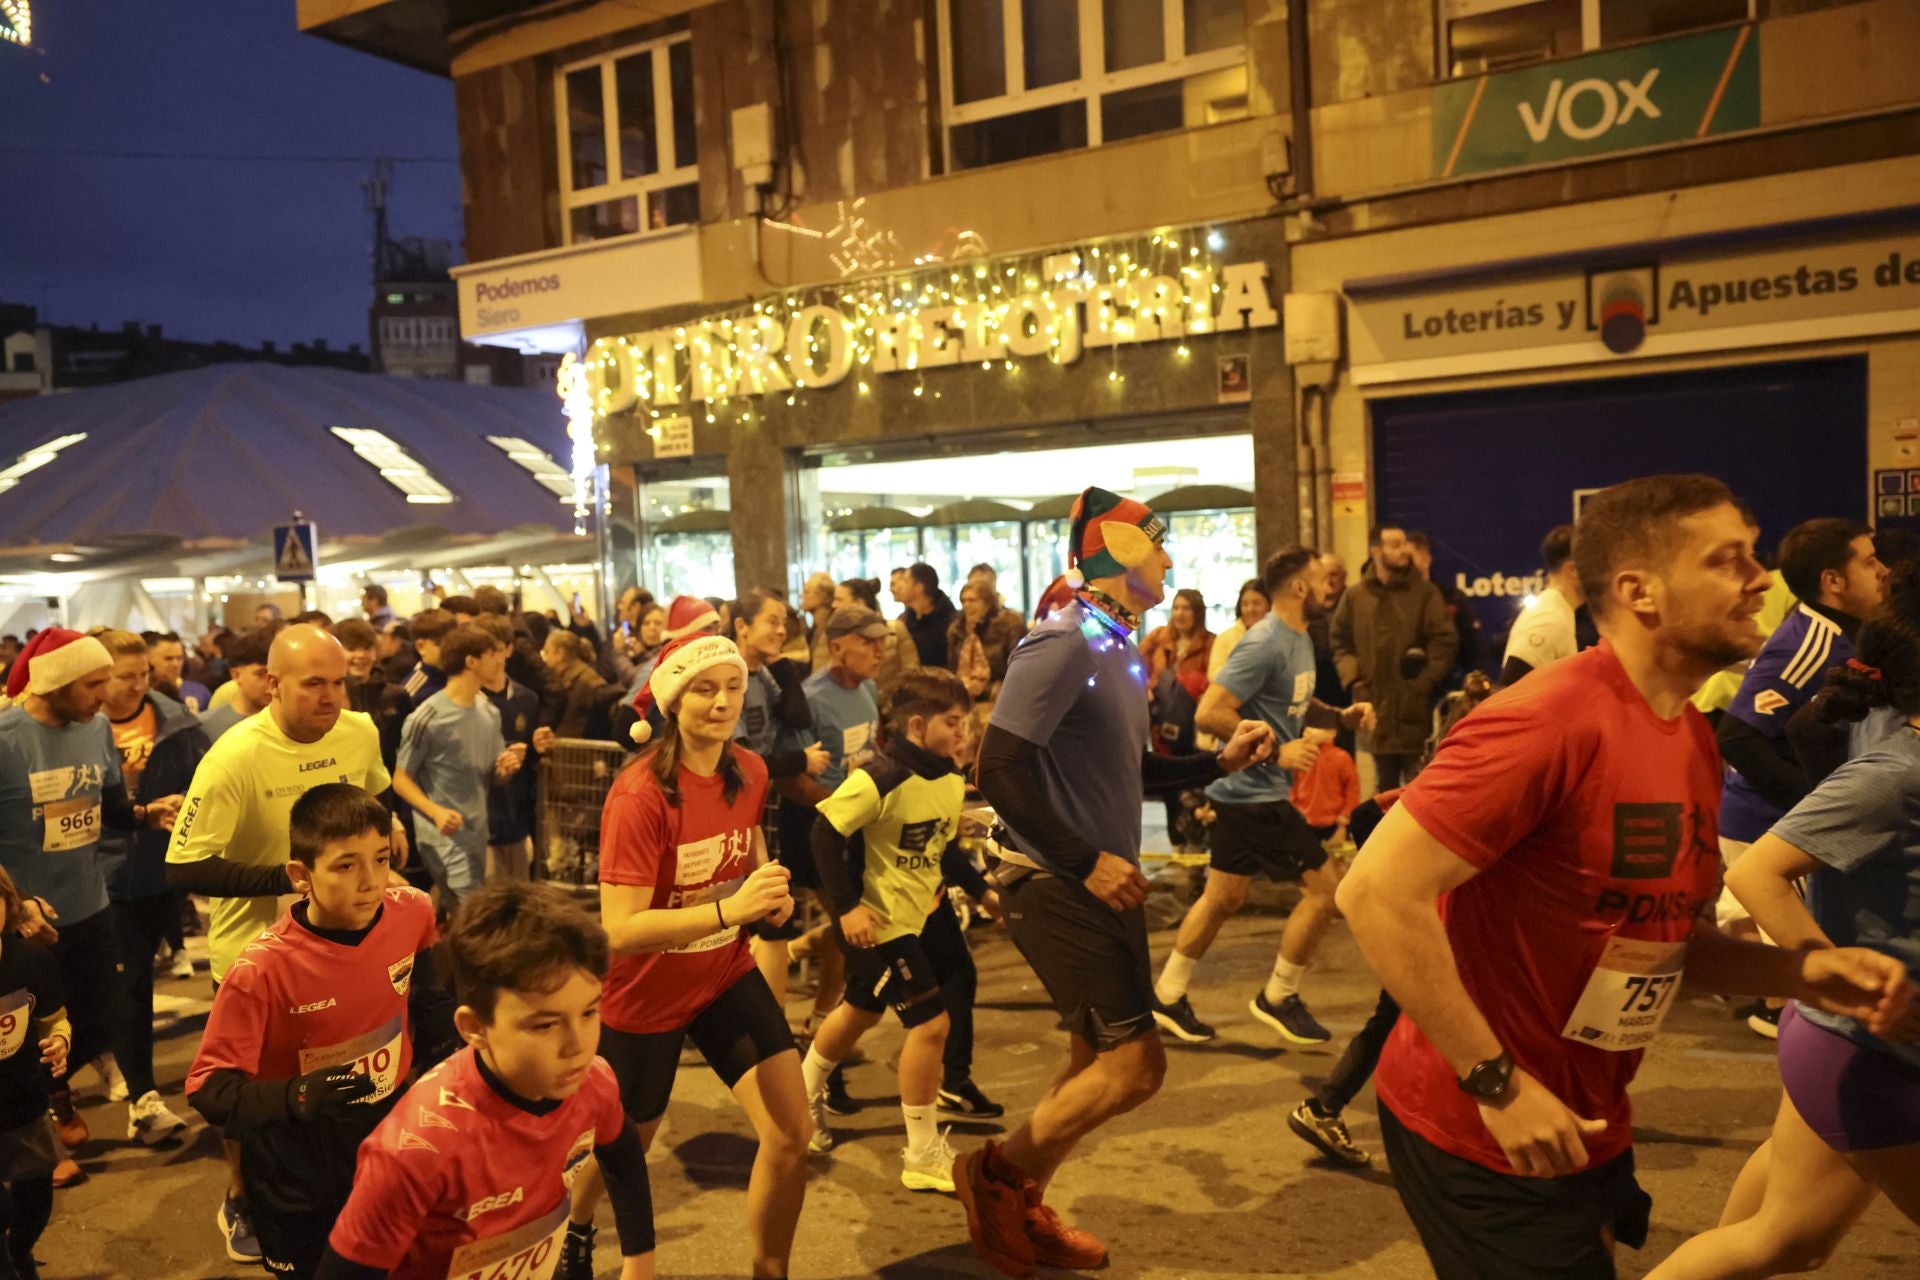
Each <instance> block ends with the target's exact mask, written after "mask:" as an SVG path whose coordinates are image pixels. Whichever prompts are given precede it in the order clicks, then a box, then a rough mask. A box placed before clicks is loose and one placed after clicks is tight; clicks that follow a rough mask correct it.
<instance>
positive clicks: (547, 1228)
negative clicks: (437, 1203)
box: [447, 1196, 568, 1280]
mask: <svg viewBox="0 0 1920 1280" xmlns="http://www.w3.org/2000/svg"><path fill="white" fill-rule="evenodd" d="M567 1208H568V1201H567V1198H566V1197H565V1196H562V1197H560V1203H559V1204H557V1205H555V1206H554V1210H553V1212H552V1213H550V1214H548V1215H547V1216H546V1217H544V1218H541V1219H539V1220H538V1221H536V1222H529V1223H527V1224H526V1225H525V1226H523V1227H521V1228H520V1229H519V1230H517V1231H509V1232H508V1233H507V1234H506V1235H503V1236H490V1237H488V1238H487V1239H485V1240H475V1241H474V1242H473V1243H471V1244H465V1245H462V1246H460V1247H459V1248H458V1249H455V1250H454V1251H453V1259H452V1260H451V1261H450V1262H449V1263H448V1264H447V1280H553V1273H554V1271H555V1270H556V1269H557V1268H558V1267H559V1265H560V1237H561V1236H562V1235H564V1234H566V1230H567Z"/></svg>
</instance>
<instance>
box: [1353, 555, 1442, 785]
mask: <svg viewBox="0 0 1920 1280" xmlns="http://www.w3.org/2000/svg"><path fill="white" fill-rule="evenodd" d="M1332 638H1333V660H1334V663H1335V664H1336V665H1337V666H1338V667H1339V670H1340V683H1341V684H1343V685H1345V686H1346V687H1347V688H1348V690H1349V691H1350V692H1351V693H1352V695H1353V700H1354V701H1355V702H1371V703H1372V704H1373V709H1374V715H1375V716H1376V717H1377V718H1378V720H1379V727H1378V728H1376V729H1375V730H1374V732H1373V745H1372V748H1371V749H1372V750H1373V751H1374V752H1376V753H1378V754H1381V755H1418V754H1419V753H1420V751H1421V749H1422V748H1423V747H1424V746H1425V745H1426V741H1427V737H1428V735H1429V734H1430V733H1431V732H1432V729H1433V725H1432V701H1431V695H1432V693H1433V690H1434V686H1436V685H1437V684H1439V683H1440V681H1442V680H1444V679H1445V678H1446V676H1447V673H1448V672H1450V671H1452V670H1453V659H1454V655H1455V654H1456V653H1457V652H1458V651H1459V647H1460V638H1459V635H1458V634H1457V633H1456V632H1455V631H1454V628H1453V620H1452V619H1451V618H1449V617H1448V616H1447V604H1446V601H1445V600H1443V599H1441V597H1440V589H1439V588H1438V587H1436V586H1434V585H1433V584H1432V583H1431V582H1428V581H1427V580H1426V578H1424V577H1422V576H1421V575H1420V574H1419V572H1417V571H1416V570H1415V569H1414V568H1413V567H1412V566H1411V565H1409V566H1408V567H1407V568H1406V569H1404V570H1402V571H1400V572H1399V573H1396V574H1394V575H1393V576H1392V578H1391V579H1390V580H1389V581H1388V582H1382V581H1380V577H1379V575H1378V574H1375V573H1369V574H1367V575H1366V577H1364V578H1363V579H1361V580H1360V581H1359V582H1358V583H1356V584H1354V585H1353V586H1350V587H1348V588H1347V592H1346V594H1345V595H1344V596H1342V597H1341V598H1340V604H1339V606H1338V607H1337V608H1335V610H1334V613H1333V636H1332ZM1411 649H1423V650H1425V659H1424V661H1422V662H1421V663H1420V665H1419V668H1418V670H1417V671H1416V672H1415V673H1414V674H1413V675H1411V676H1409V675H1406V674H1404V673H1403V666H1402V664H1403V661H1407V653H1408V650H1411Z"/></svg>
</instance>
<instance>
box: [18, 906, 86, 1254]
mask: <svg viewBox="0 0 1920 1280" xmlns="http://www.w3.org/2000/svg"><path fill="white" fill-rule="evenodd" d="M23 923H24V919H23V914H22V907H21V902H20V891H19V890H18V889H16V888H14V887H13V877H12V876H10V875H8V874H7V873H6V872H5V871H4V870H0V1232H4V1233H5V1236H6V1248H5V1249H0V1280H16V1278H18V1277H24V1278H25V1280H32V1277H34V1276H36V1275H38V1274H39V1272H38V1271H37V1270H36V1269H35V1268H34V1264H33V1246H34V1242H35V1241H37V1240H39V1238H40V1233H41V1232H42V1231H44V1230H45V1229H46V1226H47V1219H48V1218H49V1217H50V1216H52V1214H53V1166H54V1165H55V1164H56V1163H57V1162H58V1161H59V1158H60V1156H59V1152H58V1150H57V1149H56V1148H55V1146H54V1142H53V1129H52V1127H51V1125H50V1124H49V1123H48V1120H47V1101H48V1096H49V1088H48V1086H49V1085H50V1083H51V1081H50V1079H49V1073H51V1075H52V1076H54V1077H58V1076H64V1075H65V1074H67V1048H68V1046H69V1045H70V1044H71V1043H72V1040H73V1029H72V1028H71V1027H70V1026H68V1025H67V1009H66V1004H67V1000H66V996H65V995H64V994H63V991H62V987H61V982H60V970H59V967H58V966H57V965H55V964H54V962H53V955H52V953H51V952H50V951H48V949H47V947H46V945H45V944H44V943H40V942H29V941H28V940H27V939H26V938H24V937H22V936H21V935H20V929H21V926H22V924H23ZM35 1049H38V1050H39V1052H37V1053H36V1052H34V1050H35Z"/></svg>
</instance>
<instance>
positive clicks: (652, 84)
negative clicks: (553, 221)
mask: <svg viewBox="0 0 1920 1280" xmlns="http://www.w3.org/2000/svg"><path fill="white" fill-rule="evenodd" d="M555 90H556V96H557V98H558V105H559V115H560V122H561V123H560V130H559V143H560V174H561V177H562V179H563V181H562V183H561V196H562V200H563V203H564V205H565V208H566V210H567V219H566V230H567V239H568V240H569V242H571V243H576V244H578V243H582V242H585V241H591V240H605V239H608V238H610V237H613V236H624V235H634V234H636V233H639V232H643V231H657V230H660V229H662V228H665V227H671V226H679V225H682V224H684V223H690V222H698V221H699V220H700V195H699V190H700V188H699V179H700V166H699V146H698V143H697V141H696V138H695V134H694V100H693V45H692V43H691V41H690V39H689V38H688V37H687V36H684V35H682V36H674V37H669V38H667V39H665V40H655V41H651V42H649V43H647V44H643V45H637V46H633V47H630V48H625V49H618V50H615V51H614V52H612V53H609V54H604V55H602V56H600V57H597V58H594V59H592V60H590V61H587V62H582V63H577V64H575V65H572V66H568V67H564V68H562V69H561V71H560V73H559V75H558V77H557V80H556V83H555Z"/></svg>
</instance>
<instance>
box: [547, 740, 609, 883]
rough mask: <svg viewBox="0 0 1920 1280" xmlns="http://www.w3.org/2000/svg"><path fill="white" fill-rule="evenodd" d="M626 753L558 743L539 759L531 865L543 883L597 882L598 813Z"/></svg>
mask: <svg viewBox="0 0 1920 1280" xmlns="http://www.w3.org/2000/svg"><path fill="white" fill-rule="evenodd" d="M627 758H628V756H627V752H626V750H625V749H623V748H622V747H620V746H619V745H617V744H615V743H612V742H595V741H590V740H588V739H585V738H557V739H555V740H554V743H553V746H552V747H551V748H550V749H549V750H548V751H547V752H546V754H545V755H543V756H541V757H540V809H539V813H538V814H537V815H536V818H535V822H534V862H535V864H536V866H538V867H541V868H543V869H544V873H545V876H546V878H547V879H549V880H557V881H559V882H560V883H562V884H574V885H591V884H595V883H597V882H598V881H599V879H600V810H601V809H602V808H603V807H604V806H605V804H606V802H607V792H608V790H609V789H611V788H612V786H613V776H614V775H615V774H616V773H619V772H620V770H621V768H622V766H624V765H625V764H626V762H627Z"/></svg>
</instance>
